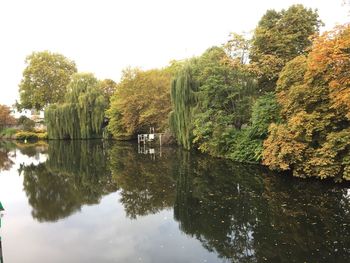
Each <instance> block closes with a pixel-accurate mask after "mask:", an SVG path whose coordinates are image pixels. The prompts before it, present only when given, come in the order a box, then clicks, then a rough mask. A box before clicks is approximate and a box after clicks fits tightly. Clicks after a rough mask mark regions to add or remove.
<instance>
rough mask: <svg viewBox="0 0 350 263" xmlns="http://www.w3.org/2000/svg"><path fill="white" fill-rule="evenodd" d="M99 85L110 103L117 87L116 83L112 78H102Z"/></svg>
mask: <svg viewBox="0 0 350 263" xmlns="http://www.w3.org/2000/svg"><path fill="white" fill-rule="evenodd" d="M99 86H100V89H101V90H102V93H103V95H104V97H105V99H106V100H107V101H108V103H110V101H111V98H112V96H113V94H114V92H115V91H116V89H117V83H115V81H114V80H112V79H104V80H101V81H100V83H99Z"/></svg>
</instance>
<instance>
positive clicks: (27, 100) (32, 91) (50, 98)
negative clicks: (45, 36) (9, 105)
mask: <svg viewBox="0 0 350 263" xmlns="http://www.w3.org/2000/svg"><path fill="white" fill-rule="evenodd" d="M25 62H26V64H27V66H26V68H25V69H24V71H23V79H22V81H21V83H20V84H19V93H20V100H21V103H20V104H19V105H18V107H19V108H20V109H33V108H35V109H37V110H41V109H43V108H44V107H45V106H47V105H49V104H51V103H56V102H62V101H63V98H64V95H65V94H66V87H67V84H68V83H69V81H70V79H71V76H72V74H74V73H75V72H77V69H76V65H75V63H74V62H73V61H71V60H69V59H67V58H66V57H64V56H63V55H61V54H58V53H51V52H49V51H42V52H33V53H32V54H31V55H29V56H28V57H27V58H26V60H25Z"/></svg>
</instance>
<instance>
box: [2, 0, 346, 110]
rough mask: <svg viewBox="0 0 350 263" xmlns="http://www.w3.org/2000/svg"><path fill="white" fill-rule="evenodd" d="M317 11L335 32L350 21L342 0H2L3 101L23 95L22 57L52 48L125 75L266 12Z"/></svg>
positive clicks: (100, 70)
mask: <svg viewBox="0 0 350 263" xmlns="http://www.w3.org/2000/svg"><path fill="white" fill-rule="evenodd" d="M296 3H301V4H303V5H305V6H306V7H311V8H317V9H318V10H319V15H320V18H321V19H322V20H323V21H324V22H325V23H326V28H327V29H330V28H332V27H333V26H334V25H336V24H337V23H338V24H343V23H345V22H349V21H350V17H349V13H348V10H349V8H348V7H344V6H342V0H299V1H296V0H264V1H261V0H242V1H235V0H207V1H206V0H172V1H170V0H124V1H122V0H121V1H118V0H2V1H0V34H1V38H0V74H1V75H0V76H1V80H0V104H7V105H11V104H13V103H14V102H15V100H16V99H18V84H19V82H20V80H21V78H22V72H23V69H24V67H25V64H24V59H25V57H26V56H27V55H29V54H31V53H32V52H33V51H42V50H50V51H52V52H58V53H61V54H63V55H65V56H66V57H68V58H70V59H73V60H74V61H75V62H76V64H77V66H78V70H79V71H87V72H93V73H94V74H95V75H96V77H98V78H100V79H103V78H111V79H114V80H115V81H118V80H119V77H120V74H121V70H122V69H123V68H125V67H127V66H132V67H134V66H139V67H141V68H143V69H149V68H154V67H163V66H165V65H167V64H168V62H169V61H170V60H172V59H183V58H186V57H190V56H193V55H199V54H201V53H202V52H203V51H204V50H205V49H207V48H208V47H210V46H212V45H220V44H222V43H224V42H225V41H226V40H227V39H228V34H229V33H230V32H237V33H241V32H249V31H251V30H253V29H254V27H255V26H256V24H257V23H258V21H259V20H260V18H261V16H262V15H263V14H264V13H265V12H266V10H267V9H276V10H280V9H281V8H288V6H290V5H292V4H296Z"/></svg>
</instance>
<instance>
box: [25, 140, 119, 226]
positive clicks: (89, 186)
mask: <svg viewBox="0 0 350 263" xmlns="http://www.w3.org/2000/svg"><path fill="white" fill-rule="evenodd" d="M48 155H49V157H48V160H47V161H46V162H45V163H44V164H39V165H37V166H35V165H33V164H32V165H30V166H24V167H22V172H23V174H24V181H23V184H24V190H25V191H26V193H27V196H28V199H29V203H30V204H31V206H32V207H33V212H32V214H33V217H34V218H36V219H38V220H39V221H56V220H58V219H60V218H64V217H66V216H68V215H70V214H72V213H74V212H75V211H77V210H79V209H80V208H81V206H82V205H84V204H97V203H98V202H99V201H100V199H101V197H102V196H103V195H106V194H108V193H110V192H113V191H116V190H117V187H116V185H115V184H113V183H112V181H111V177H110V173H109V171H108V169H107V159H106V157H105V152H104V148H103V146H102V144H100V143H98V142H95V141H51V142H50V144H49V151H48Z"/></svg>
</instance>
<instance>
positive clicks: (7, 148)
mask: <svg viewBox="0 0 350 263" xmlns="http://www.w3.org/2000/svg"><path fill="white" fill-rule="evenodd" d="M15 147H16V145H15V144H14V143H12V142H10V141H0V172H1V171H6V170H10V169H11V167H12V165H13V164H14V162H13V161H12V160H11V156H12V157H13V155H14V149H15Z"/></svg>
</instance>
